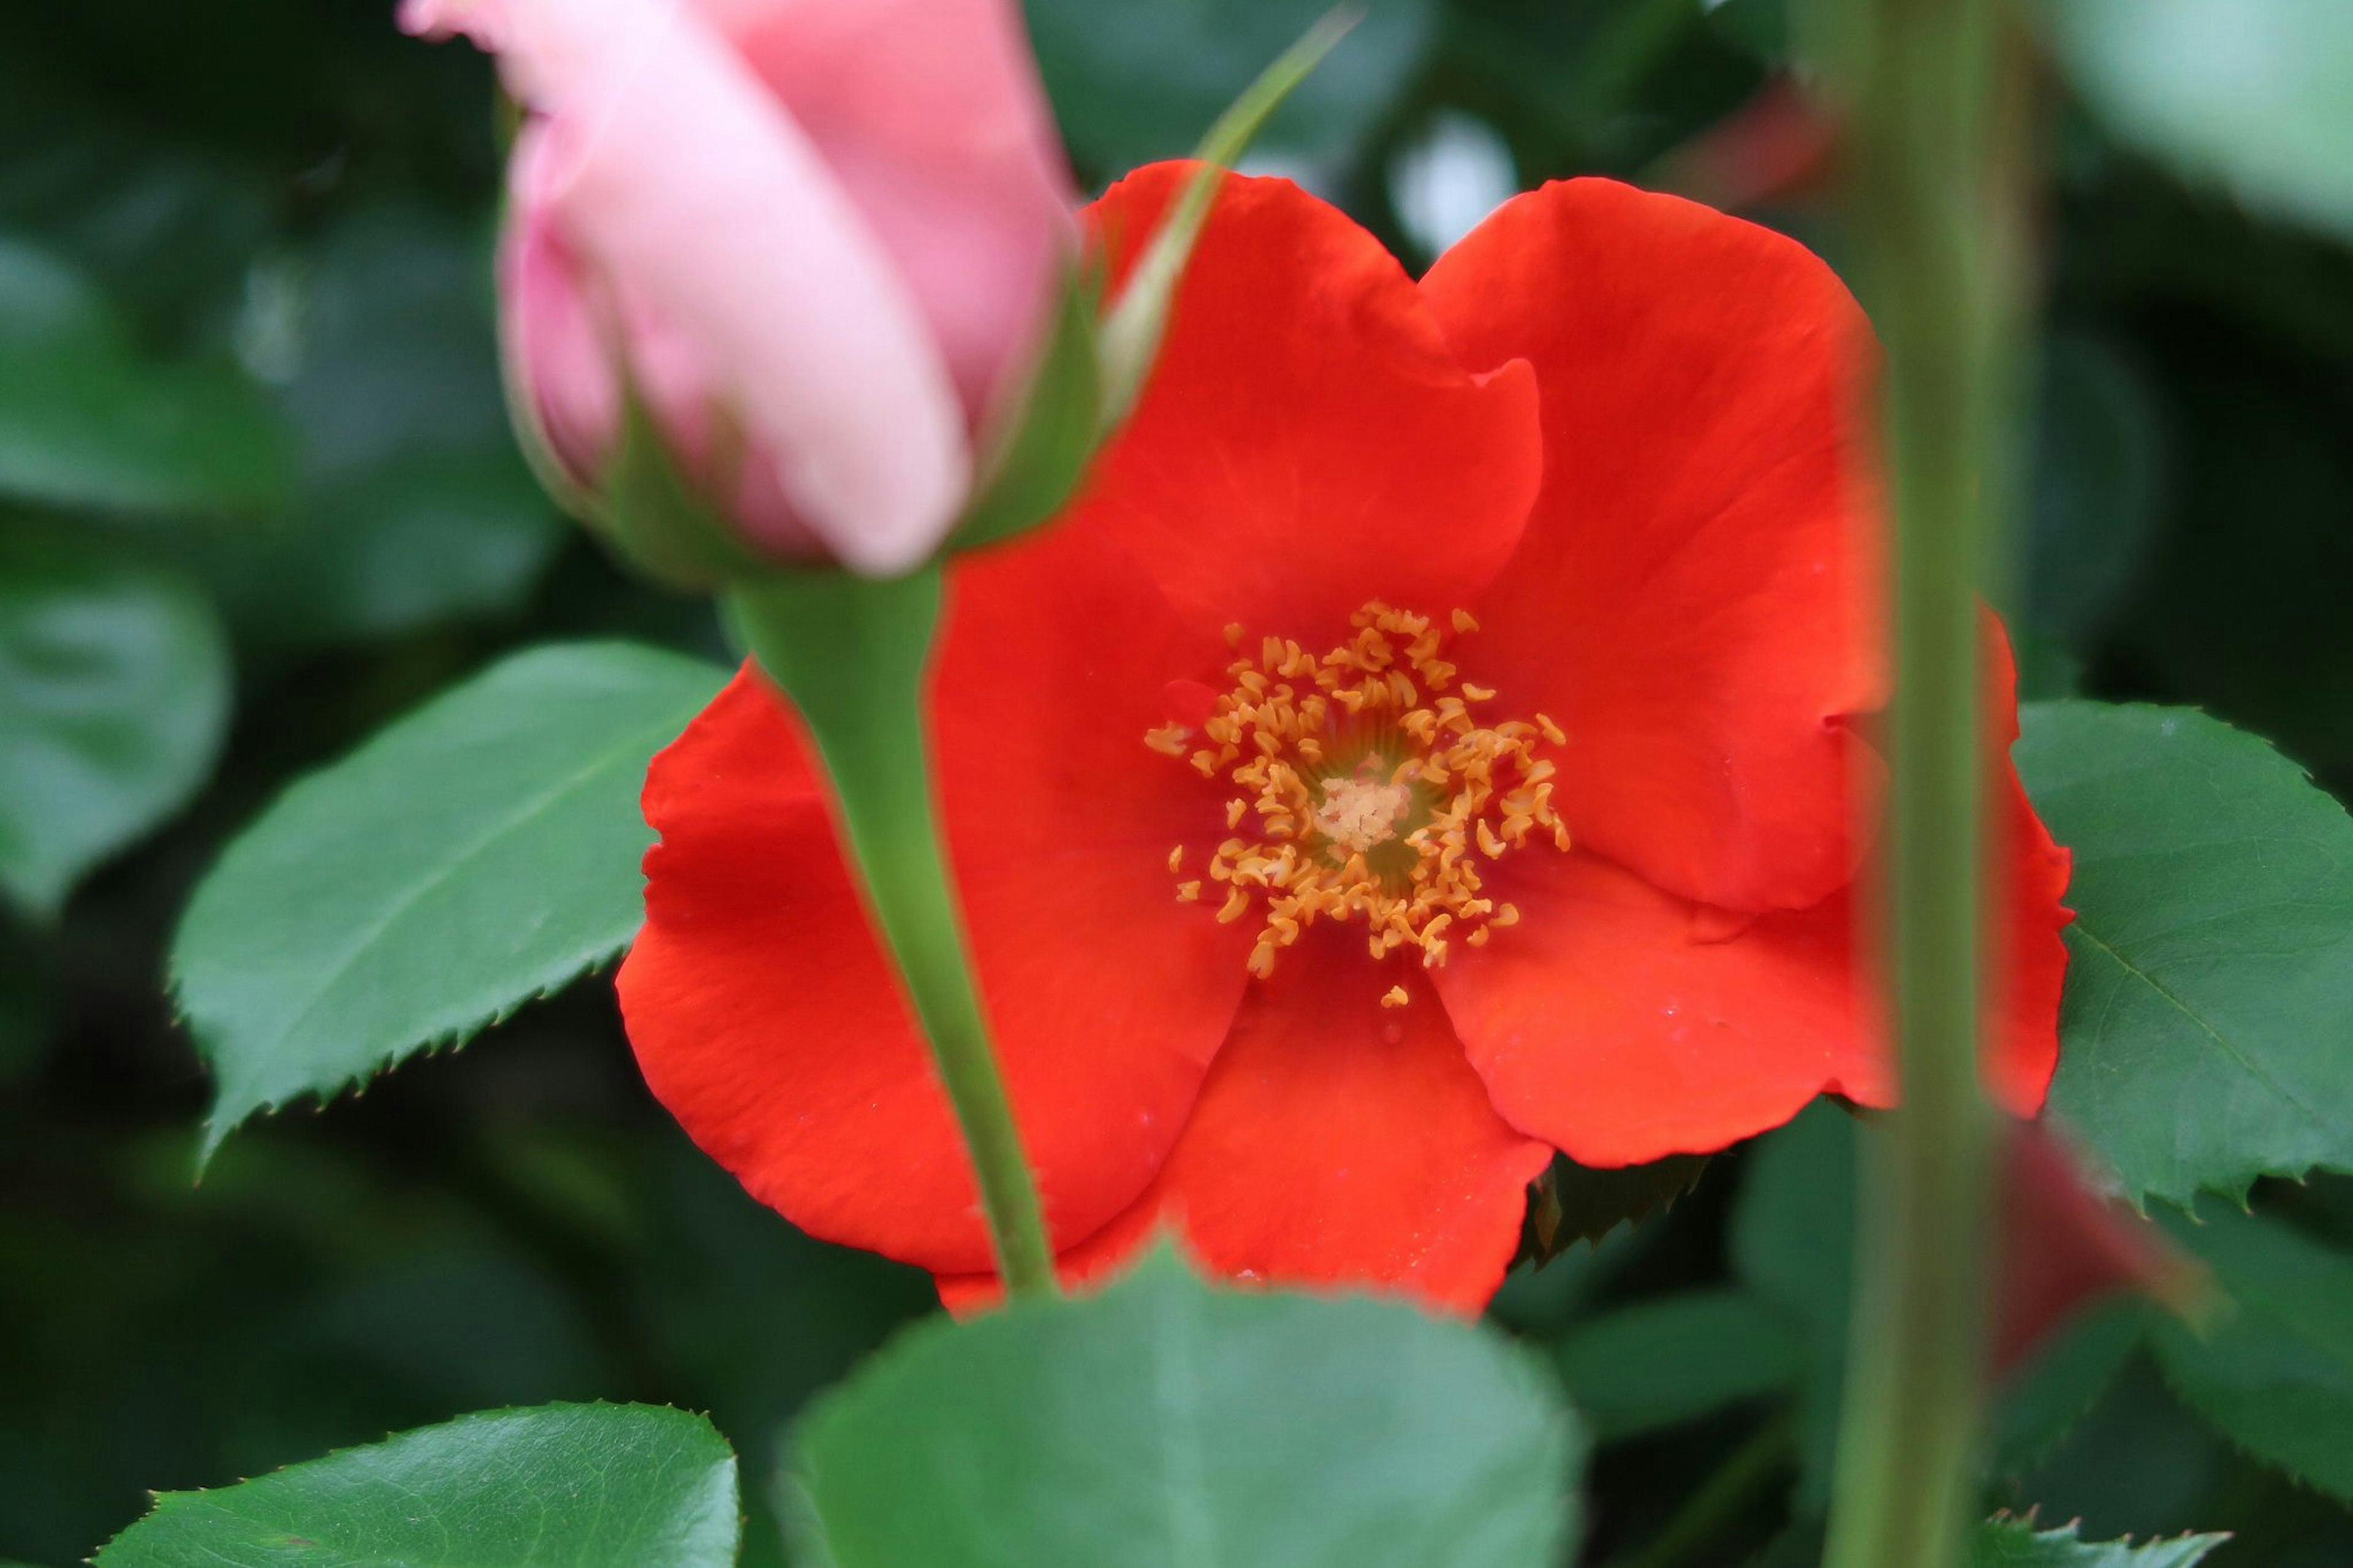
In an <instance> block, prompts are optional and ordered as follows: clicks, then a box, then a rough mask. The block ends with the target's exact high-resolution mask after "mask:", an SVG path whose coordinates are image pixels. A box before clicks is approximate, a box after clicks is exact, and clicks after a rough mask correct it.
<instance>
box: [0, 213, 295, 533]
mask: <svg viewBox="0 0 2353 1568" xmlns="http://www.w3.org/2000/svg"><path fill="white" fill-rule="evenodd" d="M291 453H292V448H291V443H290V440H289V438H288V435H287V431H286V429H285V426H284V424H283V422H282V421H281V420H280V418H279V416H278V415H277V413H276V411H275V410H274V409H272V408H271V407H270V405H269V400H268V399H267V398H266V397H264V396H263V395H262V393H261V391H260V389H259V387H258V386H257V385H255V384H253V382H252V381H251V380H250V379H249V378H248V377H247V376H246V375H245V374H243V373H242V372H240V371H238V370H237V369H236V368H235V367H233V366H215V365H196V364H187V365H182V364H165V363H156V362H153V361H152V360H150V359H149V358H148V357H147V356H146V355H144V354H143V353H141V352H140V350H139V349H138V347H137V345H136V344H134V343H133V342H132V339H131V333H130V330H129V328H128V327H127V326H126V325H125V324H124V323H123V322H122V321H120V320H119V319H117V317H116V316H115V314H114V312H113V310H112V309H111V306H109V305H108V304H107V302H106V301H105V300H102V299H100V297H99V296H98V295H97V294H96V292H95V291H93V290H92V289H91V288H90V285H89V284H88V283H87V282H85V281H84V280H83V279H81V278H80V277H79V275H77V274H75V273H74V272H72V271H71V270H70V269H69V268H67V267H66V266H65V265H64V264H63V263H61V262H59V261H57V260H55V259H54V258H50V257H47V256H46V255H44V254H42V253H41V252H39V251H37V250H34V249H32V248H30V247H26V246H23V245H19V244H16V243H12V242H7V241H5V240H0V494H5V495H13V496H17V497H21V498H24V499H26V500H37V501H41V502H44V503H46V504H49V505H55V506H67V507H90V508H96V509H101V510H120V511H127V512H141V511H145V512H153V511H168V510H199V511H251V510H263V509H267V508H269V507H272V506H274V505H276V504H277V503H279V502H280V501H281V500H283V498H284V497H285V495H286V493H287V491H288V489H289V487H290V481H291V478H292V465H291Z"/></svg>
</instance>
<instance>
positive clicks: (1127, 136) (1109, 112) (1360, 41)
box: [1028, 0, 1431, 176]
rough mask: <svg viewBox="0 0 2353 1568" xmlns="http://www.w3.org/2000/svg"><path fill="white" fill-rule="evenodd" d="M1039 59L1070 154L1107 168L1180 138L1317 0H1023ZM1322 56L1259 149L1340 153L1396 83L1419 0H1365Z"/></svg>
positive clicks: (1308, 18) (1292, 34)
mask: <svg viewBox="0 0 2353 1568" xmlns="http://www.w3.org/2000/svg"><path fill="white" fill-rule="evenodd" d="M1028 9H1029V31H1030V36H1031V37H1032V38H1033V39H1034V41H1035V42H1036V44H1037V47H1038V63H1039V68H1041V69H1042V70H1043V71H1044V72H1045V77H1046V86H1047V89H1048V90H1049V91H1050V93H1051V94H1052V96H1053V100H1054V108H1055V110H1056V111H1057V113H1058V115H1059V117H1060V121H1061V124H1062V131H1063V134H1064V135H1065V137H1067V138H1068V140H1069V142H1070V147H1071V156H1072V157H1073V159H1075V160H1076V161H1077V162H1078V163H1079V164H1080V165H1081V166H1082V168H1084V169H1086V170H1087V171H1089V172H1090V173H1092V174H1096V175H1099V176H1100V175H1110V174H1118V173H1120V172H1122V171H1124V170H1126V169H1129V168H1132V167H1134V166H1135V165H1136V164H1139V163H1151V162H1152V161H1154V160H1155V159H1159V158H1178V157H1182V156H1184V155H1185V154H1186V153H1187V152H1188V151H1190V150H1191V148H1192V147H1193V145H1194V143H1195V142H1198V141H1199V140H1200V137H1201V133H1202V132H1204V131H1206V130H1208V126H1209V122H1210V121H1213V120H1215V119H1216V118H1217V117H1218V114H1219V111H1220V110H1223V109H1224V108H1225V107H1226V106H1227V105H1228V104H1229V103H1231V102H1232V101H1233V100H1234V99H1235V97H1236V96H1237V95H1238V94H1240V92H1241V90H1242V89H1244V88H1246V87H1248V86H1249V85H1250V81H1251V80H1252V79H1254V78H1255V77H1256V76H1257V75H1258V73H1259V72H1260V71H1261V70H1262V69H1264V68H1265V67H1266V65H1267V62H1269V61H1270V60H1272V59H1273V58H1275V57H1276V56H1278V55H1280V54H1281V53H1282V51H1283V50H1284V49H1285V48H1286V47H1289V46H1290V44H1291V43H1292V41H1293V39H1295V38H1297V37H1300V35H1302V34H1303V33H1304V32H1306V31H1307V29H1308V28H1309V27H1310V26H1313V25H1314V22H1315V21H1316V19H1317V18H1318V17H1319V16H1323V15H1324V13H1326V12H1327V11H1329V10H1331V9H1332V6H1331V5H1330V4H1329V0H1029V5H1028ZM1364 12H1365V16H1364V19H1363V20H1362V21H1361V22H1359V23H1358V24H1357V25H1356V28H1355V30H1354V31H1352V32H1351V33H1350V34H1349V35H1348V37H1347V38H1346V40H1345V42H1343V43H1342V44H1341V46H1340V47H1339V48H1338V49H1337V50H1335V51H1334V53H1333V56H1332V58H1331V59H1330V60H1328V61H1326V62H1325V63H1324V66H1323V67H1322V68H1320V69H1318V70H1317V71H1316V73H1315V74H1314V76H1312V77H1310V78H1309V79H1307V81H1306V82H1305V84H1304V85H1303V86H1302V87H1301V88H1300V89H1299V90H1298V91H1297V92H1296V93H1295V94H1293V97H1292V100H1291V101H1290V102H1289V103H1287V104H1286V105H1284V107H1283V109H1282V111H1281V112H1280V113H1278V114H1277V115H1276V116H1275V118H1274V120H1273V121H1272V123H1271V124H1270V125H1269V126H1268V127H1267V131H1266V135H1265V138H1264V142H1263V145H1264V146H1265V148H1266V149H1267V150H1268V151H1269V152H1271V153H1282V154H1288V155H1290V156H1293V157H1298V158H1305V159H1310V160H1319V161H1320V160H1324V159H1330V158H1336V157H1340V156H1344V155H1345V154H1346V153H1349V152H1351V151H1352V150H1353V149H1354V148H1355V147H1356V144H1357V142H1359V141H1360V140H1361V139H1362V138H1363V137H1364V136H1365V135H1366V133H1367V132H1370V131H1371V130H1372V128H1373V126H1374V124H1375V123H1376V122H1377V121H1378V120H1379V119H1380V117H1381V116H1382V114H1384V113H1385V112H1386V111H1387V110H1388V108H1389V106H1390V104H1391V103H1392V102H1393V101H1394V100H1395V99H1396V98H1397V96H1398V93H1399V92H1400V91H1401V90H1402V89H1403V88H1404V86H1405V84H1406V81H1407V79H1408V78H1409V76H1410V75H1411V73H1412V71H1413V68H1414V67H1415V65H1416V64H1417V63H1418V62H1419V59H1420V58H1421V53H1422V49H1423V47H1424V45H1425V44H1426V43H1427V41H1428V39H1429V37H1430V21H1431V18H1430V5H1429V3H1428V0H1368V3H1367V4H1366V5H1365V6H1364Z"/></svg>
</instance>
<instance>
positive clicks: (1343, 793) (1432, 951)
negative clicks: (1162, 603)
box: [1145, 603, 1568, 1006]
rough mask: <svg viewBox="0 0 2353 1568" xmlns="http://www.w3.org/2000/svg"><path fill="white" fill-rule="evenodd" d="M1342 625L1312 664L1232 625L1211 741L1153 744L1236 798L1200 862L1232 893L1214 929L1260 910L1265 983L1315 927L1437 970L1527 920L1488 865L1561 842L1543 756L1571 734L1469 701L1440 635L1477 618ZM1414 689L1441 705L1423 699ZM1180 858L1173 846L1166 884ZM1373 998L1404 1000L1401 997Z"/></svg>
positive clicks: (1375, 610) (1254, 953)
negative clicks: (1222, 836) (1222, 837)
mask: <svg viewBox="0 0 2353 1568" xmlns="http://www.w3.org/2000/svg"><path fill="white" fill-rule="evenodd" d="M1350 626H1351V628H1352V632H1351V636H1350V637H1349V638H1348V640H1347V641H1345V642H1344V643H1342V644H1341V645H1340V646H1339V647H1335V648H1333V649H1332V650H1331V651H1330V652H1328V653H1325V654H1324V655H1322V656H1320V657H1319V656H1317V655H1314V654H1311V653H1309V652H1307V651H1306V650H1305V649H1303V648H1302V647H1300V646H1299V645H1298V643H1296V642H1294V641H1292V640H1289V639H1287V638H1282V637H1260V638H1259V639H1258V641H1257V646H1256V647H1255V648H1254V649H1252V650H1249V651H1244V649H1245V644H1246V642H1247V641H1248V639H1247V638H1246V637H1245V633H1244V628H1243V627H1241V626H1240V625H1235V626H1229V627H1227V628H1226V641H1227V643H1228V644H1229V646H1231V647H1233V648H1234V649H1235V650H1236V653H1237V657H1236V658H1235V659H1234V660H1233V662H1232V663H1231V664H1230V665H1229V667H1228V669H1227V675H1228V676H1229V679H1231V681H1232V683H1233V684H1232V687H1231V689H1229V690H1228V691H1227V692H1226V693H1225V695H1223V696H1221V697H1219V698H1218V699H1216V700H1215V701H1214V702H1213V703H1212V706H1211V711H1210V714H1209V717H1208V719H1207V720H1206V721H1204V722H1203V723H1202V724H1201V726H1200V729H1199V734H1200V736H1201V739H1202V740H1203V741H1204V742H1207V743H1208V746H1209V747H1212V748H1214V749H1213V750H1212V749H1202V750H1193V751H1188V750H1187V742H1188V741H1189V740H1190V739H1191V736H1192V734H1193V731H1189V730H1187V729H1185V728H1184V727H1182V726H1179V725H1174V724H1171V725H1166V726H1163V727H1162V728H1161V729H1158V730H1155V731H1152V732H1151V733H1150V734H1149V735H1147V736H1146V737H1145V740H1146V743H1147V744H1149V745H1151V746H1152V748H1153V749H1154V750H1155V751H1156V752H1162V753H1163V754H1166V755H1168V756H1172V757H1181V758H1185V759H1186V760H1188V761H1189V762H1190V763H1191V764H1192V765H1193V767H1194V768H1195V769H1196V770H1198V772H1200V773H1202V774H1203V775H1204V776H1205V777H1209V778H1219V777H1221V776H1222V778H1223V779H1225V780H1226V781H1229V783H1230V784H1231V785H1232V786H1233V787H1234V789H1235V790H1236V792H1237V793H1236V794H1234V795H1232V796H1230V797H1229V798H1228V800H1227V802H1226V825H1227V828H1228V830H1229V832H1231V833H1233V834H1235V835H1236V836H1235V837H1229V838H1228V839H1227V840H1226V841H1225V842H1224V843H1222V844H1220V845H1219V846H1218V847H1217V849H1216V851H1215V852H1214V853H1213V854H1212V855H1211V856H1210V857H1209V864H1208V872H1207V878H1206V880H1207V881H1208V882H1222V883H1224V884H1226V886H1227V889H1228V890H1227V893H1226V897H1225V900H1224V902H1223V903H1222V904H1221V905H1220V906H1219V910H1218V911H1217V913H1218V919H1219V921H1224V922H1226V923H1228V924H1231V923H1233V922H1234V921H1240V919H1241V918H1242V917H1243V915H1245V914H1247V913H1249V912H1250V910H1251V909H1252V908H1253V907H1258V906H1262V907H1261V908H1260V914H1259V928H1260V929H1259V931H1258V940H1257V942H1256V943H1255V944H1254V945H1253V946H1252V947H1251V950H1250V959H1249V965H1248V967H1249V969H1250V973H1252V974H1254V975H1257V976H1259V977H1260V978H1261V979H1262V978H1264V977H1265V976H1266V975H1268V974H1269V973H1271V972H1272V970H1273V967H1274V963H1275V960H1276V957H1277V955H1278V954H1279V953H1280V952H1282V949H1284V948H1287V947H1290V946H1292V945H1293V944H1294V943H1296V942H1298V941H1299V939H1300V937H1301V936H1302V935H1303V933H1304V932H1305V931H1307V930H1309V929H1310V928H1311V927H1313V926H1314V924H1315V922H1316V921H1319V920H1330V921H1335V922H1338V923H1342V924H1345V923H1348V922H1350V921H1356V920H1358V919H1361V920H1362V921H1364V931H1365V945H1366V951H1367V952H1369V953H1370V954H1371V955H1372V956H1373V957H1374V958H1376V959H1379V958H1383V957H1386V956H1388V954H1391V953H1394V952H1399V951H1400V950H1402V949H1407V948H1410V949H1413V950H1415V951H1416V952H1419V955H1420V959H1421V963H1422V965H1423V966H1424V967H1425V968H1430V969H1436V968H1440V967H1441V966H1443V965H1444V964H1445V963H1446V961H1447V955H1448V953H1449V952H1450V951H1451V949H1452V948H1453V947H1454V946H1455V945H1457V944H1463V945H1468V946H1471V947H1484V946H1485V945H1486V944H1487V940H1488V937H1489V935H1490V934H1491V932H1492V931H1493V930H1494V929H1496V928H1500V927H1504V926H1509V925H1512V924H1514V923H1515V922H1516V921H1518V920H1519V910H1517V909H1515V908H1514V906H1512V905H1510V904H1498V903H1496V902H1495V901H1494V900H1493V898H1492V897H1490V896H1488V895H1487V894H1486V892H1485V887H1484V882H1483V880H1482V878H1483V876H1484V875H1485V873H1484V872H1483V871H1482V867H1483V866H1485V865H1486V864H1487V863H1488V862H1492V861H1493V860H1497V859H1500V858H1502V857H1503V856H1504V855H1505V854H1507V853H1510V852H1513V851H1514V850H1518V849H1522V848H1525V847H1527V846H1528V845H1529V844H1530V843H1532V842H1537V841H1541V840H1543V839H1549V840H1550V841H1551V843H1552V844H1553V845H1554V846H1555V847H1558V848H1561V849H1566V848H1567V847H1568V829H1567V826H1565V825H1564V824H1563V823H1562V822H1561V821H1560V819H1559V817H1558V816H1557V815H1556V813H1555V810H1554V807H1553V801H1552V795H1553V789H1554V784H1555V781H1556V778H1557V776H1558V768H1557V764H1556V763H1555V762H1554V761H1553V760H1552V759H1550V758H1547V757H1544V756H1541V755H1539V754H1538V751H1537V748H1538V747H1539V746H1540V745H1543V744H1547V743H1549V744H1552V745H1559V744H1562V743H1564V742H1566V739H1567V737H1566V736H1565V735H1564V734H1563V732H1562V731H1561V730H1560V728H1559V726H1557V725H1556V724H1555V723H1554V722H1553V721H1551V720H1550V719H1549V718H1546V717H1545V716H1543V715H1541V714H1539V715H1538V716H1537V718H1536V721H1535V723H1533V724H1530V723H1527V722H1525V721H1520V720H1509V721H1502V722H1497V723H1493V724H1488V723H1482V721H1480V720H1479V719H1477V718H1475V717H1474V716H1473V715H1472V712H1471V710H1470V708H1469V706H1468V705H1469V704H1471V703H1476V702H1489V701H1493V700H1494V698H1495V695H1496V693H1495V690H1494V689H1493V688H1492V687H1483V686H1477V685H1473V684H1471V683H1469V682H1461V683H1459V684H1458V683H1457V682H1456V673H1457V672H1456V669H1455V667H1454V666H1453V665H1452V664H1451V663H1449V662H1448V661H1447V660H1446V659H1445V658H1442V657H1441V655H1442V654H1443V652H1444V651H1445V648H1446V644H1447V640H1448V637H1447V628H1448V627H1450V626H1451V628H1452V630H1453V632H1454V633H1456V634H1458V635H1460V634H1465V633H1469V632H1472V631H1475V630H1477V629H1478V622H1477V621H1476V620H1475V619H1473V618H1472V616H1470V615H1468V614H1467V613H1465V612H1462V611H1459V610H1458V611H1456V612H1454V613H1453V614H1452V615H1451V616H1448V617H1446V618H1445V619H1444V620H1442V621H1436V620H1433V619H1432V618H1431V617H1430V616H1421V615H1417V614H1414V613H1412V612H1410V611H1404V610H1397V609H1393V608H1391V607H1390V606H1388V605H1383V604H1379V603H1374V604H1370V605H1366V606H1365V607H1364V608H1363V609H1362V610H1359V611H1358V612H1357V613H1356V616H1354V617H1352V619H1351V622H1350ZM1450 687H1451V688H1452V689H1453V692H1455V693H1459V695H1454V694H1443V693H1446V692H1447V689H1449V688H1450ZM1424 692H1430V693H1440V695H1433V696H1431V697H1430V699H1429V700H1428V701H1429V705H1428V706H1423V705H1422V703H1423V701H1424V698H1423V695H1422V694H1423V693H1424ZM1246 821H1249V822H1250V826H1248V827H1247V828H1246V827H1245V826H1244V824H1245V822H1246ZM1244 834H1247V835H1248V837H1243V835H1244ZM1474 850H1475V851H1476V853H1474ZM1183 859H1184V852H1183V850H1182V849H1181V848H1178V849H1175V850H1172V851H1171V852H1170V854H1169V858H1168V868H1169V870H1170V872H1171V874H1172V875H1173V874H1176V873H1177V872H1179V871H1180V870H1181V869H1182V868H1183ZM1203 886H1204V881H1203V880H1198V879H1197V880H1187V881H1185V882H1182V883H1180V884H1179V885H1178V888H1177V897H1178V898H1179V899H1181V900H1186V901H1187V902H1191V901H1194V900H1198V899H1199V898H1200V896H1201V889H1202V888H1203ZM1381 1000H1382V1005H1384V1006H1403V1005H1406V1002H1407V993H1406V991H1405V988H1404V987H1402V986H1398V987H1396V988H1394V989H1392V990H1391V991H1390V993H1389V994H1388V995H1386V996H1384V997H1383V998H1382V999H1381Z"/></svg>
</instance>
